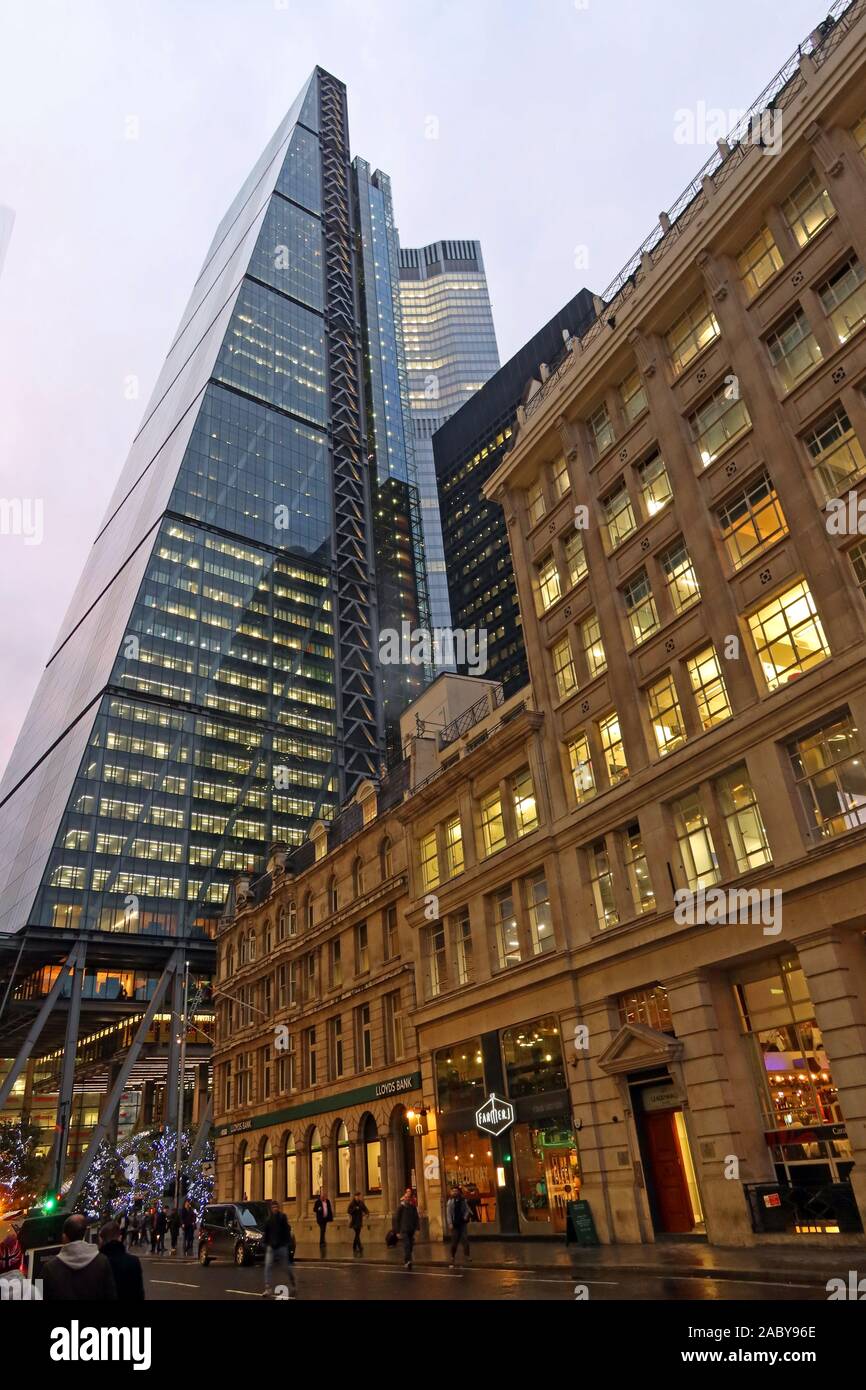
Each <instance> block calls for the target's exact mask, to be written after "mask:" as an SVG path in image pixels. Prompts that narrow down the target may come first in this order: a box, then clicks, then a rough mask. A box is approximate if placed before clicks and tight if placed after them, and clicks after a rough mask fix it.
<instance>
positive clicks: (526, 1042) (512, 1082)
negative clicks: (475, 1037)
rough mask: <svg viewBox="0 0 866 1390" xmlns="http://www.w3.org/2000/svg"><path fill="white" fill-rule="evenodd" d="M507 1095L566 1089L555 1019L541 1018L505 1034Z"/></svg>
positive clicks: (504, 1055)
mask: <svg viewBox="0 0 866 1390" xmlns="http://www.w3.org/2000/svg"><path fill="white" fill-rule="evenodd" d="M502 1053H503V1059H504V1062H505V1074H506V1077H507V1079H508V1095H509V1097H510V1098H511V1099H512V1100H515V1099H517V1098H518V1097H520V1096H534V1095H541V1094H543V1093H544V1092H545V1091H564V1090H565V1089H566V1085H567V1083H566V1078H565V1066H564V1064H563V1060H562V1039H561V1037H560V1033H559V1025H558V1024H557V1022H556V1019H554V1018H538V1019H536V1020H535V1021H534V1022H533V1023H527V1024H524V1025H522V1026H521V1027H520V1028H510V1029H508V1031H507V1032H505V1033H503V1034H502Z"/></svg>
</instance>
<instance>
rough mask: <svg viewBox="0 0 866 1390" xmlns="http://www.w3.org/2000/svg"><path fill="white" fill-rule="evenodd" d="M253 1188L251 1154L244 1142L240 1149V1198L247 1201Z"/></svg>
mask: <svg viewBox="0 0 866 1390" xmlns="http://www.w3.org/2000/svg"><path fill="white" fill-rule="evenodd" d="M252 1189H253V1156H252V1154H251V1153H250V1151H249V1148H248V1147H247V1145H246V1144H244V1146H243V1148H242V1149H241V1199H242V1201H244V1202H249V1201H250V1200H251V1198H252V1195H253V1193H252Z"/></svg>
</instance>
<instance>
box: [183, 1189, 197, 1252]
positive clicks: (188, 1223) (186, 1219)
mask: <svg viewBox="0 0 866 1390" xmlns="http://www.w3.org/2000/svg"><path fill="white" fill-rule="evenodd" d="M180 1224H181V1227H182V1228H183V1253H184V1254H185V1255H191V1254H192V1243H193V1239H194V1237H195V1211H194V1210H193V1205H192V1202H191V1201H190V1200H189V1198H188V1197H187V1199H186V1201H185V1202H184V1204H183V1207H182V1209H181V1213H180Z"/></svg>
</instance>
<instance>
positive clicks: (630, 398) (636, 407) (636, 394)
mask: <svg viewBox="0 0 866 1390" xmlns="http://www.w3.org/2000/svg"><path fill="white" fill-rule="evenodd" d="M619 394H620V399H621V401H622V411H623V414H624V415H625V418H626V420H627V421H628V423H629V424H630V425H631V424H632V423H633V422H634V421H635V420H636V419H637V417H638V416H639V415H642V414H643V412H644V411H645V410H646V408H647V400H646V389H645V387H644V384H643V379H642V378H641V374H640V372H632V373H631V376H627V377H626V379H625V381H624V382H623V383H622V385H621V386H620V388H619Z"/></svg>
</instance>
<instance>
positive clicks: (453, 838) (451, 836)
mask: <svg viewBox="0 0 866 1390" xmlns="http://www.w3.org/2000/svg"><path fill="white" fill-rule="evenodd" d="M445 857H446V860H447V862H448V877H449V878H454V877H455V875H456V874H462V872H463V826H462V825H461V823H460V817H459V816H452V818H451V820H448V821H446V822H445Z"/></svg>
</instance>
